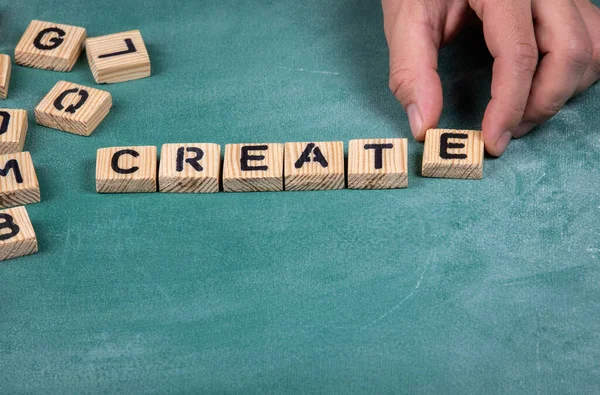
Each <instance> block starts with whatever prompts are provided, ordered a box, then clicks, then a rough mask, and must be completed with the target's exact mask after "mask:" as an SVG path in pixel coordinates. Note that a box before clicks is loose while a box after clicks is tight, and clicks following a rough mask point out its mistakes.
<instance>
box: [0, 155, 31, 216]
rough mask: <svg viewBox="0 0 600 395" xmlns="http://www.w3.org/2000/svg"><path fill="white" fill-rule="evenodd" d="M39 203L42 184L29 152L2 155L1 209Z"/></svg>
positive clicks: (0, 162)
mask: <svg viewBox="0 0 600 395" xmlns="http://www.w3.org/2000/svg"><path fill="white" fill-rule="evenodd" d="M39 201H40V184H39V183H38V179H37V175H36V174H35V168H34V167H33V161H32V160H31V155H30V154H29V152H17V153H15V154H6V155H0V208H5V207H12V206H20V205H24V204H29V203H37V202H39Z"/></svg>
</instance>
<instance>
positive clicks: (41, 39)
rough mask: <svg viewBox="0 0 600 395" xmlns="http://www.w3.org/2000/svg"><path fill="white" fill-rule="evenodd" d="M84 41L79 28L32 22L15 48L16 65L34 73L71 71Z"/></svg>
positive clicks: (81, 29) (82, 33) (82, 30)
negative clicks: (28, 68) (33, 70)
mask: <svg viewBox="0 0 600 395" xmlns="http://www.w3.org/2000/svg"><path fill="white" fill-rule="evenodd" d="M85 37H86V33H85V29H84V28H82V27H76V26H69V25H60V24H57V23H51V22H42V21H35V20H34V21H31V23H30V24H29V26H28V27H27V30H25V33H24V34H23V36H22V37H21V40H20V41H19V43H18V44H17V47H16V48H15V62H16V63H17V64H18V65H21V66H26V67H34V68H36V69H46V70H54V71H71V69H72V68H73V65H74V64H75V62H76V61H77V58H79V55H80V54H81V50H82V49H83V44H84V42H85Z"/></svg>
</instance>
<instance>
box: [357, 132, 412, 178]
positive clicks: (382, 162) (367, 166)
mask: <svg viewBox="0 0 600 395" xmlns="http://www.w3.org/2000/svg"><path fill="white" fill-rule="evenodd" d="M407 155H408V141H407V139H368V140H350V143H349V144H348V188H350V189H391V188H406V187H407V186H408V156H407Z"/></svg>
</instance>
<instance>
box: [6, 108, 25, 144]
mask: <svg viewBox="0 0 600 395" xmlns="http://www.w3.org/2000/svg"><path fill="white" fill-rule="evenodd" d="M26 136H27V111H26V110H10V109H4V108H2V109H0V155H4V154H12V153H15V152H20V151H23V146H24V145H25V137H26Z"/></svg>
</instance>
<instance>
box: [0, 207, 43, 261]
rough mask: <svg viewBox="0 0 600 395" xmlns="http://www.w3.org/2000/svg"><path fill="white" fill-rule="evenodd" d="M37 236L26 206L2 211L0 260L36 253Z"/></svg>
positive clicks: (0, 214) (0, 212)
mask: <svg viewBox="0 0 600 395" xmlns="http://www.w3.org/2000/svg"><path fill="white" fill-rule="evenodd" d="M37 251H38V244H37V238H36V237H35V232H34V230H33V225H32V224H31V221H30V220H29V215H27V210H25V207H15V208H9V209H7V210H1V211H0V261H4V260H7V259H12V258H18V257H20V256H25V255H31V254H35V253H36V252H37Z"/></svg>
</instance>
